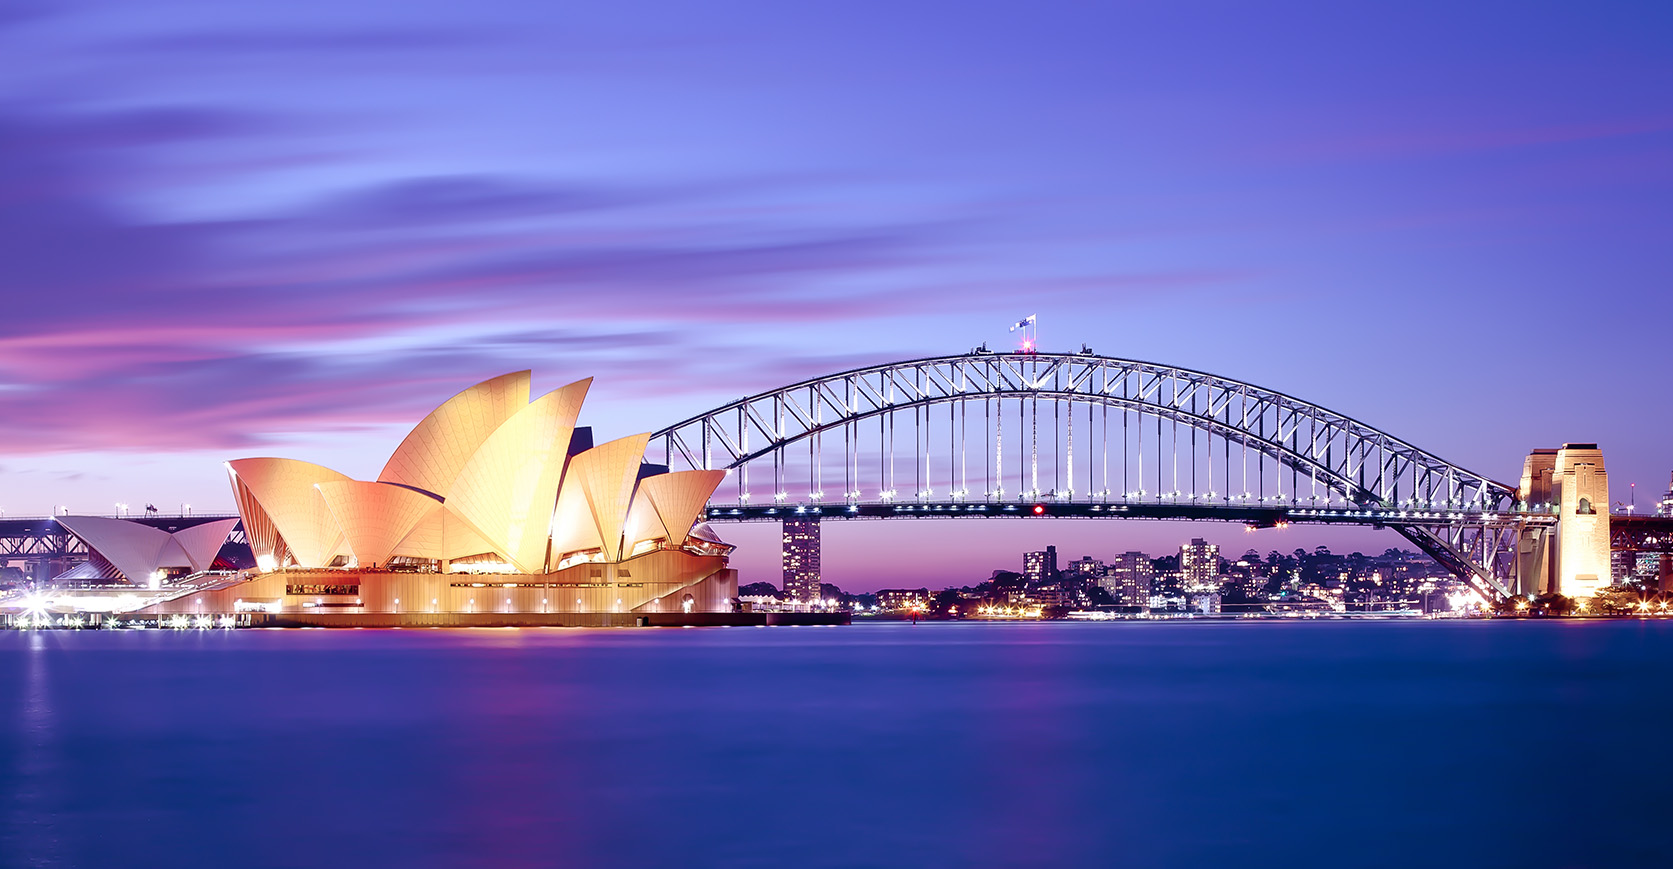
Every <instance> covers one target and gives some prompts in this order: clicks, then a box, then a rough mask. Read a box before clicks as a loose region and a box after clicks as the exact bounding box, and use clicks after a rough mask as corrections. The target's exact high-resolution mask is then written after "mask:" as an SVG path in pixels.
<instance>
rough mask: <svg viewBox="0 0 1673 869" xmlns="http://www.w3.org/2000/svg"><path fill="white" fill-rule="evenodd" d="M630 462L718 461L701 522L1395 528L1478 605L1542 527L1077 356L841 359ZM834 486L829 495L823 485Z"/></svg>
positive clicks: (1135, 365) (1230, 389) (1285, 411)
mask: <svg viewBox="0 0 1673 869" xmlns="http://www.w3.org/2000/svg"><path fill="white" fill-rule="evenodd" d="M651 444H652V446H651V448H650V449H649V450H647V453H648V457H650V458H653V459H654V458H656V457H657V454H658V453H659V452H660V457H661V458H662V459H663V461H665V462H666V463H667V464H668V465H669V466H670V467H671V468H673V469H676V470H677V469H682V468H704V469H716V468H721V469H727V470H729V471H732V472H733V473H732V475H731V479H729V480H728V481H727V482H726V483H723V484H722V488H721V491H720V492H717V493H716V496H715V498H714V500H713V501H712V502H711V504H710V509H709V516H710V518H712V519H737V520H768V519H782V518H787V517H790V516H796V515H814V516H821V517H833V518H834V517H860V518H872V517H902V518H904V517H920V516H960V515H978V516H1004V515H1052V516H1087V517H1091V516H1108V517H1120V516H1125V517H1152V518H1205V519H1226V520H1233V521H1244V522H1246V523H1248V524H1250V525H1251V526H1254V527H1260V526H1270V525H1275V524H1285V523H1289V522H1311V523H1335V524H1362V525H1376V526H1386V527H1391V528H1395V529H1396V530H1398V531H1399V532H1400V533H1401V534H1403V535H1405V536H1406V537H1407V538H1408V539H1410V540H1411V541H1412V542H1413V543H1415V544H1417V545H1418V546H1419V547H1420V548H1422V549H1423V550H1424V551H1426V552H1428V553H1429V554H1430V555H1432V556H1434V557H1436V558H1437V559H1439V560H1440V561H1441V562H1442V563H1443V564H1445V565H1446V566H1447V567H1448V568H1449V569H1451V570H1452V571H1453V572H1454V573H1455V574H1457V575H1459V576H1460V577H1462V578H1465V579H1468V580H1469V581H1471V582H1472V583H1474V584H1475V585H1476V587H1477V588H1478V589H1480V590H1481V591H1482V592H1483V593H1484V594H1487V595H1489V596H1491V597H1497V596H1499V595H1504V594H1509V593H1511V589H1513V588H1514V587H1515V583H1514V572H1515V562H1516V558H1515V551H1516V545H1517V540H1518V538H1519V536H1520V534H1521V533H1522V531H1523V529H1525V528H1527V527H1528V526H1530V525H1532V526H1544V525H1549V524H1550V522H1552V521H1554V518H1553V517H1551V516H1550V515H1549V514H1548V513H1545V512H1539V511H1533V510H1528V509H1526V505H1521V504H1518V503H1516V500H1515V499H1516V490H1515V489H1514V488H1512V487H1510V486H1506V485H1504V484H1502V483H1498V482H1495V481H1493V480H1491V479H1489V478H1487V477H1485V476H1483V475H1481V474H1477V473H1474V472H1471V471H1469V470H1467V469H1465V468H1462V467H1460V466H1458V465H1456V464H1453V463H1451V462H1448V461H1446V460H1444V459H1442V458H1440V457H1439V456H1436V455H1435V454H1433V453H1429V452H1427V451H1424V450H1422V449H1419V448H1418V447H1416V446H1414V445H1412V444H1410V443H1408V442H1406V441H1404V440H1401V439H1399V438H1397V437H1395V436H1393V435H1391V434H1388V433H1387V432H1384V431H1382V430H1379V429H1377V428H1374V427H1372V426H1369V425H1366V424H1364V423H1361V422H1359V421H1357V420H1355V419H1353V418H1351V417H1348V416H1346V415H1343V414H1340V413H1337V412H1335V411H1332V410H1329V409H1327V408H1324V407H1321V406H1319V405H1316V404H1313V403H1310V402H1306V401H1303V400H1301V399H1298V398H1295V397H1294V396H1290V395H1286V394H1284V393H1280V392H1276V391H1273V390H1270V389H1265V388H1262V387H1259V386H1256V385H1254V384H1250V383H1245V382H1242V381H1238V380H1232V379H1229V378H1225V377H1220V376H1217V375H1213V374H1209V373H1206V372H1202V371H1194V370H1190V369H1185V368H1179V367H1175V366H1168V365H1158V364H1155V363H1149V362H1141V361H1137V360H1130V359H1116V358H1110V357H1103V356H1096V355H1093V354H1090V353H1079V354H1049V353H1038V354H1034V353H987V352H974V353H970V354H965V355H959V356H944V357H935V358H927V359H915V360H909V361H905V362H897V363H891V364H887V365H875V366H870V367H866V368H858V369H854V370H851V371H845V372H841V373H838V374H832V375H829V376H826V377H819V378H815V379H811V380H805V381H802V382H800V383H796V384H792V385H790V386H786V387H783V388H780V389H776V390H772V391H769V392H763V393H760V394H758V395H752V396H747V397H745V398H742V399H739V400H738V401H735V402H732V403H730V404H727V405H725V406H723V407H719V408H716V409H714V410H711V411H708V412H706V413H703V414H699V415H697V416H694V417H691V418H690V419H687V420H684V421H682V422H680V423H677V424H675V425H673V426H670V427H669V428H667V429H664V430H662V431H660V432H657V433H656V434H655V435H653V437H652V440H651ZM839 486H840V489H838V487H839Z"/></svg>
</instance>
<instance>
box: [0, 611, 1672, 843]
mask: <svg viewBox="0 0 1673 869" xmlns="http://www.w3.org/2000/svg"><path fill="white" fill-rule="evenodd" d="M0 703H3V705H0V716H3V717H0V865H4V866H89V867H92V866H170V865H190V866H204V865H229V866H263V867H265V866H416V867H428V866H547V865H563V866H650V865H687V866H689V865H699V866H701V865H735V866H777V865H798V866H894V865H908V866H926V865H927V866H1037V865H1091V866H1103V865H1127V866H1150V865H1155V866H1231V865H1259V866H1343V865H1347V866H1412V865H1471V866H1633V865H1651V866H1653V865H1661V866H1667V865H1673V831H1670V830H1673V825H1670V823H1669V821H1668V820H1667V819H1668V817H1669V816H1670V814H1673V750H1670V749H1669V748H1668V741H1667V739H1666V734H1667V733H1668V731H1669V729H1670V728H1673V623H1667V622H1637V621H1618V622H1607V623H1604V622H1590V623H1550V622H1522V623H1493V624H1487V623H1457V622H1413V623H1389V622H1383V623H1368V624H1367V623H1359V624H1343V623H1330V622H1327V623H1305V624H1298V623H1258V624H1252V623H1245V624H1178V623H1174V624H1168V623H1160V624H1064V623H1051V624H921V625H916V626H912V625H906V624H898V623H897V624H862V625H855V626H852V627H846V628H774V629H768V628H718V629H684V630H681V629H657V630H652V629H622V630H559V629H543V630H521V631H516V630H473V631H433V630H407V631H319V630H315V631H203V632H182V633H175V632H156V631H153V632H91V631H86V632H77V633H71V632H46V633H20V632H10V633H6V634H4V635H0Z"/></svg>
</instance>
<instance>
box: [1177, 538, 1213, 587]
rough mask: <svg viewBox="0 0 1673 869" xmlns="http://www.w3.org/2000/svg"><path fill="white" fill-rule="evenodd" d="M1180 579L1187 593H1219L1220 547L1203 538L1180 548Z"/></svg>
mask: <svg viewBox="0 0 1673 869" xmlns="http://www.w3.org/2000/svg"><path fill="white" fill-rule="evenodd" d="M1179 577H1180V581H1181V582H1183V583H1184V585H1185V590H1186V591H1218V590H1219V588H1220V547H1219V546H1218V545H1216V544H1213V543H1209V542H1207V541H1205V540H1203V539H1202V538H1201V537H1193V538H1191V542H1190V543H1187V544H1185V545H1184V546H1181V547H1179Z"/></svg>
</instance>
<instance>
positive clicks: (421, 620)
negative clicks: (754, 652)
mask: <svg viewBox="0 0 1673 869" xmlns="http://www.w3.org/2000/svg"><path fill="white" fill-rule="evenodd" d="M249 620H250V625H249V626H250V627H252V628H678V627H728V626H729V627H750V626H791V625H846V624H848V623H849V616H848V614H847V613H331V612H324V613H251V614H249Z"/></svg>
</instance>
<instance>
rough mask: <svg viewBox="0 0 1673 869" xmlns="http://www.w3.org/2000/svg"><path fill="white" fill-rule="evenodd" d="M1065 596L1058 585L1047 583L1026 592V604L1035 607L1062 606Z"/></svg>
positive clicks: (1061, 587)
mask: <svg viewBox="0 0 1673 869" xmlns="http://www.w3.org/2000/svg"><path fill="white" fill-rule="evenodd" d="M1065 600H1066V595H1065V593H1064V591H1063V586H1062V585H1061V584H1060V583H1055V582H1047V583H1042V584H1041V585H1038V586H1035V587H1034V588H1032V589H1030V590H1029V592H1028V603H1031V604H1035V605H1037V606H1043V607H1048V606H1063V602H1064V601H1065Z"/></svg>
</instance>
